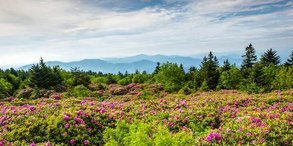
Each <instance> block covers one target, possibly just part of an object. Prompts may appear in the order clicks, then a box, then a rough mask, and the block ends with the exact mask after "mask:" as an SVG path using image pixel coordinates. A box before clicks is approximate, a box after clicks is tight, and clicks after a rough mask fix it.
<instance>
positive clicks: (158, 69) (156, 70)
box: [153, 62, 161, 74]
mask: <svg viewBox="0 0 293 146" xmlns="http://www.w3.org/2000/svg"><path fill="white" fill-rule="evenodd" d="M160 65H161V64H160V62H157V66H156V68H155V71H154V73H153V74H158V72H159V71H160Z"/></svg>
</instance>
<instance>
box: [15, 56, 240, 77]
mask: <svg viewBox="0 0 293 146" xmlns="http://www.w3.org/2000/svg"><path fill="white" fill-rule="evenodd" d="M227 58H228V59H229V61H230V62H231V63H236V65H238V66H239V65H240V64H241V61H242V58H241V56H239V57H237V56H236V55H226V56H219V57H218V60H219V63H220V64H222V62H223V61H224V60H225V59H227ZM201 60H202V58H200V57H198V58H193V57H183V56H164V55H153V56H150V55H143V54H142V55H137V56H131V57H124V58H105V59H103V60H101V59H84V60H81V61H73V62H60V61H49V62H46V63H47V65H49V66H56V65H59V66H60V67H61V68H63V69H65V70H70V69H71V68H73V67H79V68H80V69H82V70H85V71H88V70H92V71H95V72H99V71H101V72H103V73H118V72H119V71H120V72H123V73H124V72H125V71H128V72H129V73H132V72H135V71H136V70H139V71H141V72H142V71H144V70H145V71H147V72H149V73H150V72H153V70H154V69H155V66H156V62H161V63H163V62H167V61H169V62H173V63H177V64H183V66H184V68H185V69H186V70H187V69H188V68H189V67H190V66H195V67H199V66H200V63H201ZM31 66H32V64H30V65H26V66H23V67H20V68H19V69H24V70H28V69H30V68H31Z"/></svg>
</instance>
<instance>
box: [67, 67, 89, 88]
mask: <svg viewBox="0 0 293 146" xmlns="http://www.w3.org/2000/svg"><path fill="white" fill-rule="evenodd" d="M71 73H72V74H73V86H77V85H83V86H84V87H87V86H88V85H89V84H90V82H91V80H90V77H89V75H88V74H86V73H85V72H83V71H81V70H80V69H79V68H77V67H75V68H72V69H71Z"/></svg>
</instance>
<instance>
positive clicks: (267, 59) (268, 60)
mask: <svg viewBox="0 0 293 146" xmlns="http://www.w3.org/2000/svg"><path fill="white" fill-rule="evenodd" d="M260 61H261V63H262V64H264V65H265V66H269V65H270V64H272V65H278V64H279V63H280V57H279V56H278V55H277V51H275V50H273V49H272V48H271V49H269V50H267V51H266V52H265V53H264V54H263V55H262V56H261V59H260Z"/></svg>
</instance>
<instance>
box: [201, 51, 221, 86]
mask: <svg viewBox="0 0 293 146" xmlns="http://www.w3.org/2000/svg"><path fill="white" fill-rule="evenodd" d="M217 69H218V60H217V57H214V55H213V53H212V52H210V53H209V55H208V57H204V58H203V61H202V63H201V69H200V76H201V79H202V81H205V82H206V84H207V86H208V87H209V89H215V88H216V86H217V84H218V80H219V76H220V74H219V72H218V70H217Z"/></svg>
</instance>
